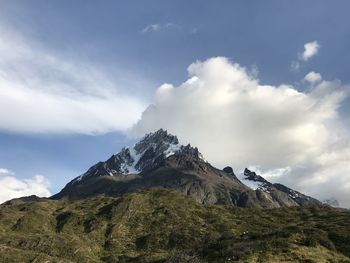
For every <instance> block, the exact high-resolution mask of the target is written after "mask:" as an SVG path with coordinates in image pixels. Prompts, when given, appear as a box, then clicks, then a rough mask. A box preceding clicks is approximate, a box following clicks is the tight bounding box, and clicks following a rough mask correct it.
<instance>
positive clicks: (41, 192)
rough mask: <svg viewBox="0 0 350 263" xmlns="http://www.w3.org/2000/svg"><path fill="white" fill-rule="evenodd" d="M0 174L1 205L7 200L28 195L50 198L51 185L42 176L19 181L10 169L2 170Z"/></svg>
mask: <svg viewBox="0 0 350 263" xmlns="http://www.w3.org/2000/svg"><path fill="white" fill-rule="evenodd" d="M0 170H1V171H2V172H1V173H0V203H3V202H5V201H7V200H10V199H13V198H18V197H22V196H28V195H37V196H40V197H48V196H50V195H51V193H50V191H49V187H50V183H49V181H48V180H47V179H46V178H45V177H44V176H42V175H35V176H33V177H32V178H29V179H18V178H16V177H15V176H14V173H13V172H12V171H10V170H8V169H5V168H1V169H0Z"/></svg>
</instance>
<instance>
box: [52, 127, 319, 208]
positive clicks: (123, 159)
mask: <svg viewBox="0 0 350 263" xmlns="http://www.w3.org/2000/svg"><path fill="white" fill-rule="evenodd" d="M249 172H250V171H249ZM266 182H267V181H266ZM267 183H268V182H267ZM268 184H270V183H268ZM152 188H165V189H173V190H177V191H179V192H181V193H183V194H185V195H188V196H191V197H193V198H194V199H196V200H197V201H198V202H200V203H204V204H216V203H218V204H231V205H234V206H239V207H261V208H272V207H280V206H285V207H287V206H299V205H315V204H320V202H318V201H317V200H315V199H313V198H311V197H307V196H305V195H302V194H300V193H298V194H299V196H300V197H298V198H294V197H293V196H292V193H297V192H295V191H293V190H292V189H289V188H287V187H284V186H282V185H277V184H274V185H272V184H270V185H269V187H268V190H267V189H265V190H264V189H263V188H261V187H260V188H258V189H251V188H250V187H248V186H247V185H245V184H244V183H242V182H241V181H240V180H239V179H238V178H237V177H236V175H235V174H234V173H233V170H232V168H230V167H227V168H225V169H224V170H220V169H217V168H215V167H213V166H212V165H210V163H208V162H207V161H206V160H204V159H203V156H202V154H201V153H200V152H199V151H198V149H197V148H194V147H192V146H191V145H187V146H184V145H181V144H179V141H178V139H177V137H176V136H174V135H171V134H168V133H167V131H164V130H162V129H160V130H158V131H156V132H154V133H150V134H147V135H146V136H145V137H144V138H143V139H142V140H140V141H139V142H138V143H137V144H135V146H133V147H129V148H123V149H122V150H121V151H120V152H119V153H118V154H116V155H113V156H112V157H110V158H109V159H108V160H107V161H105V162H99V163H97V164H96V165H94V166H92V167H91V168H90V169H88V171H87V172H86V173H84V174H83V175H81V176H79V177H77V178H75V179H74V180H72V181H71V182H69V183H68V184H67V185H66V186H65V187H64V188H63V189H62V191H61V192H59V193H58V194H56V195H54V196H53V197H52V198H53V199H62V198H66V199H71V200H74V199H81V198H87V197H94V196H98V195H105V196H121V195H124V194H126V193H130V192H136V191H139V190H142V189H152Z"/></svg>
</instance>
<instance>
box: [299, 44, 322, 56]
mask: <svg viewBox="0 0 350 263" xmlns="http://www.w3.org/2000/svg"><path fill="white" fill-rule="evenodd" d="M320 47H321V46H320V44H319V43H318V42H317V41H312V42H308V43H306V44H304V51H303V53H301V54H300V59H301V60H304V61H308V60H309V59H310V58H312V57H313V56H315V55H317V53H318V50H319V49H320Z"/></svg>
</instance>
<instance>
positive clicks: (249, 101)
mask: <svg viewBox="0 0 350 263" xmlns="http://www.w3.org/2000/svg"><path fill="white" fill-rule="evenodd" d="M188 72H189V79H188V80H186V81H185V82H184V83H182V84H181V85H180V86H178V87H174V86H173V85H171V84H164V85H162V86H161V87H159V88H158V90H157V92H156V94H155V98H154V104H153V105H151V106H149V107H148V108H147V109H146V111H145V112H144V113H143V114H142V118H141V120H140V121H139V122H138V123H137V124H136V125H135V126H134V127H133V128H132V129H131V130H130V133H129V134H130V135H131V136H141V135H142V134H144V133H146V132H150V131H154V130H156V129H158V128H165V129H168V130H169V131H170V132H171V133H174V134H176V135H178V136H179V139H180V140H181V141H182V142H183V143H187V142H191V143H192V144H194V145H196V146H198V147H199V149H200V150H201V151H202V153H203V154H204V156H205V157H206V159H207V160H209V161H210V162H211V163H213V164H215V165H217V166H219V167H223V166H225V165H232V166H234V168H235V170H236V171H237V170H240V169H242V168H244V167H247V166H250V165H255V166H259V167H260V168H261V170H262V171H268V174H270V175H271V176H270V177H271V178H273V177H279V181H280V182H281V181H282V182H283V181H286V180H287V179H288V180H289V185H290V186H291V187H296V188H297V189H299V190H303V191H305V192H306V193H311V192H313V189H317V187H318V185H319V184H320V182H321V181H320V180H319V179H317V178H318V177H319V176H321V177H322V180H324V181H329V180H332V178H331V177H328V174H327V173H326V172H325V170H322V172H318V169H321V168H320V166H318V165H317V163H319V162H320V160H318V158H319V157H320V156H321V155H322V154H326V153H328V154H329V155H330V156H334V154H332V153H331V152H329V151H330V147H331V145H333V144H334V143H335V142H336V141H338V140H339V137H340V136H341V132H340V131H343V127H342V126H341V124H340V121H339V119H338V108H339V107H340V105H341V102H342V101H343V100H344V98H345V97H346V94H347V93H346V91H345V89H344V87H343V86H342V85H341V84H340V83H339V82H328V81H322V82H320V83H318V84H317V85H315V86H313V87H312V89H311V90H310V91H308V92H300V91H298V90H297V89H296V88H295V87H293V86H290V85H284V84H283V85H280V86H269V85H263V84H260V83H259V80H258V79H256V78H255V77H254V76H251V75H249V74H248V73H247V70H246V69H245V68H243V67H241V66H240V65H239V64H237V63H232V62H230V61H229V60H228V59H226V58H223V57H217V58H211V59H208V60H206V61H204V62H201V61H197V62H196V63H193V64H191V65H190V66H189V67H188ZM345 136H347V134H346V135H345ZM341 151H342V149H339V150H336V152H337V154H339V158H340V156H341V158H345V159H347V158H349V157H348V156H344V155H342V154H340V152H341ZM322 160H323V161H324V162H325V163H324V164H323V167H326V166H328V165H331V163H332V162H336V163H338V161H335V160H331V159H330V157H329V158H328V159H327V158H324V159H322ZM349 160H350V159H348V161H349ZM340 162H342V161H340ZM326 163H327V164H326ZM301 167H302V168H301ZM321 167H322V166H321ZM276 169H280V170H279V171H280V173H279V174H281V175H280V176H277V175H276V174H278V173H276V171H277V170H276ZM303 171H304V172H305V173H303ZM265 173H266V172H265ZM316 174H318V176H316ZM339 176H340V177H342V180H346V179H350V178H348V177H349V176H350V168H349V171H348V173H341V174H339ZM286 178H287V179H286ZM293 178H294V179H295V178H298V181H295V180H294V179H293ZM309 180H311V181H312V182H313V184H312V183H308V187H305V188H304V187H303V185H304V183H305V184H306V183H307V182H309ZM342 187H343V188H344V187H345V188H344V189H347V191H350V185H348V186H346V185H344V184H343V185H339V186H338V187H337V188H334V189H332V190H331V191H329V192H328V193H327V195H334V196H335V197H337V198H338V199H339V200H340V201H343V202H345V201H346V202H348V204H350V197H346V196H344V195H343V194H339V195H338V194H337V193H338V190H339V189H340V188H342ZM343 193H344V192H343ZM322 194H326V193H325V192H323V193H322ZM317 197H318V196H317ZM327 197H329V196H327Z"/></svg>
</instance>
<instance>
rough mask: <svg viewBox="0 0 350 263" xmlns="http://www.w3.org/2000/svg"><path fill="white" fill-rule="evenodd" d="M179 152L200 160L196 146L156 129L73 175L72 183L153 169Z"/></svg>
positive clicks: (200, 155)
mask: <svg viewBox="0 0 350 263" xmlns="http://www.w3.org/2000/svg"><path fill="white" fill-rule="evenodd" d="M178 153H181V154H186V155H191V156H192V157H194V158H200V159H203V157H202V154H201V153H200V152H199V150H198V148H197V147H192V146H191V145H190V144H188V145H186V146H184V145H182V144H180V143H179V140H178V138H177V137H176V136H175V135H172V134H170V133H168V132H167V131H166V130H163V129H159V130H157V131H155V132H151V133H148V134H146V135H145V136H144V137H143V138H142V139H141V140H140V141H139V142H137V143H136V144H135V145H134V146H132V147H124V148H122V149H121V151H120V152H119V153H117V154H114V155H112V156H111V157H110V158H109V159H108V160H107V161H105V162H99V163H97V164H95V165H94V166H92V167H91V168H90V169H89V170H88V171H87V172H86V173H84V174H83V175H81V176H79V177H77V178H75V179H74V180H73V183H74V182H80V181H81V180H82V179H83V178H90V177H98V176H106V175H107V176H121V175H128V174H139V173H142V172H145V171H148V170H151V169H153V168H154V167H156V166H157V165H159V164H160V163H161V162H162V161H163V160H165V159H166V158H168V157H169V156H171V155H174V154H178Z"/></svg>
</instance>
